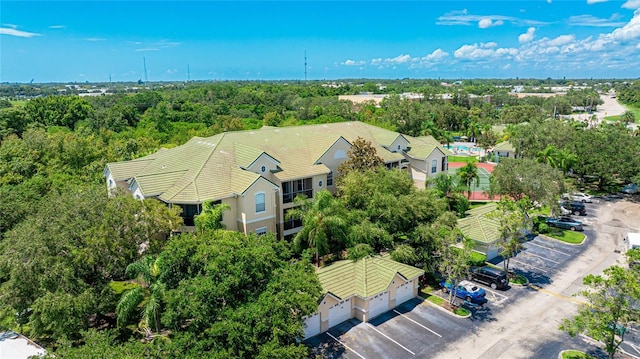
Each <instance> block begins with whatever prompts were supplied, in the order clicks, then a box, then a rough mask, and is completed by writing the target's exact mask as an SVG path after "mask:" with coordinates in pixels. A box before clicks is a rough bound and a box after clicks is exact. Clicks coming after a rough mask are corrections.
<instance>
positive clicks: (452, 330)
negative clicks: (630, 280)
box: [306, 203, 640, 359]
mask: <svg viewBox="0 0 640 359" xmlns="http://www.w3.org/2000/svg"><path fill="white" fill-rule="evenodd" d="M604 206H609V204H605V203H603V204H589V207H590V209H589V210H590V211H589V214H588V215H587V216H586V217H579V220H580V221H582V222H583V223H584V224H585V230H584V234H585V235H586V236H587V239H586V241H585V242H584V244H582V245H571V244H566V243H563V242H561V241H558V240H555V239H552V238H547V237H541V236H538V237H535V238H534V239H532V240H529V241H527V242H525V243H524V247H525V249H524V250H522V251H521V252H520V253H518V255H517V256H516V257H514V258H512V259H511V261H510V266H509V268H510V270H514V271H516V272H517V273H520V274H522V275H524V276H525V277H527V279H528V280H529V282H530V284H529V285H527V286H519V285H510V286H509V287H508V288H507V289H506V290H493V289H491V288H490V287H488V286H485V285H483V284H479V283H476V284H477V285H478V286H480V287H482V288H484V289H485V291H486V292H487V294H486V298H487V302H486V303H485V304H484V305H482V306H478V307H474V308H470V309H471V312H472V316H471V317H470V318H467V319H463V318H458V317H455V316H453V315H451V314H450V313H448V312H446V311H444V309H441V308H438V307H435V306H434V305H433V304H431V303H428V302H424V301H422V300H421V299H419V298H416V299H412V300H411V301H409V302H407V303H404V304H403V305H401V306H399V307H398V308H396V309H394V310H391V311H389V312H386V313H384V314H382V315H381V316H379V317H377V318H374V319H373V320H372V321H370V322H369V323H362V322H360V321H359V320H357V319H351V320H349V321H347V322H344V323H342V324H340V325H338V326H336V327H333V328H331V329H330V330H329V331H328V332H326V333H322V334H320V335H318V336H316V337H313V338H310V339H309V340H307V341H306V343H307V344H308V345H309V346H310V347H311V350H312V356H313V357H315V356H319V357H323V358H360V359H364V358H367V359H369V358H415V357H418V358H449V357H451V356H450V355H452V353H456V352H457V353H458V354H460V353H461V352H460V350H461V349H460V348H461V347H462V348H465V347H466V348H469V347H471V348H473V349H476V348H478V349H481V351H480V352H479V353H480V354H476V353H470V352H468V350H466V349H465V350H463V351H462V353H464V357H468V358H509V357H513V356H509V355H507V354H503V353H512V354H513V353H514V352H513V350H515V349H514V348H515V347H517V346H518V345H520V343H517V342H513V341H511V340H506V341H504V340H503V341H500V342H496V343H495V344H493V345H492V346H490V347H489V348H488V349H487V348H484V347H483V346H484V345H485V344H486V343H491V342H493V341H494V340H495V337H496V335H495V333H493V334H491V337H490V338H485V339H481V337H482V336H483V335H486V333H484V332H485V331H486V329H487V328H492V327H495V326H498V327H500V328H505V326H506V327H509V325H511V326H514V325H513V323H518V324H517V325H516V326H523V327H526V326H527V325H535V326H536V327H539V326H540V323H536V321H537V320H538V319H539V318H538V317H535V320H532V319H533V318H530V317H528V315H530V313H529V310H530V309H531V307H532V305H531V304H528V303H529V302H530V301H531V300H535V302H534V303H541V302H547V301H551V302H553V301H557V302H555V303H556V304H555V307H554V310H553V311H556V310H560V309H559V308H560V307H562V308H564V309H562V310H569V309H570V308H571V307H573V308H575V305H576V304H577V303H580V301H579V300H578V299H576V298H574V297H572V296H571V291H573V290H574V289H575V288H577V286H579V283H580V282H581V279H580V278H581V277H577V278H576V279H575V280H572V282H571V284H570V286H569V288H567V287H566V278H563V279H562V280H560V279H561V277H564V276H565V275H566V272H567V270H568V268H569V267H570V266H571V265H572V263H575V261H574V260H575V259H576V258H578V257H580V256H581V255H583V254H584V256H583V258H582V260H581V261H580V262H578V263H582V262H583V261H585V260H587V259H588V258H590V256H589V255H588V254H585V253H584V252H585V251H586V250H587V249H589V247H590V246H593V243H594V242H595V241H596V239H597V237H598V233H597V232H596V228H602V224H601V223H600V222H599V221H598V218H597V213H598V208H603V210H605V211H610V208H605V207H604ZM598 231H600V230H598ZM612 237H615V236H612ZM602 240H603V239H602V236H601V238H600V241H601V242H600V243H602ZM598 246H599V245H598ZM606 246H608V247H611V246H610V245H609V244H607V245H606ZM610 253H613V251H611V252H610ZM610 255H611V254H609V255H608V256H610ZM589 260H590V259H589ZM594 260H595V259H594ZM494 264H496V265H498V266H502V263H501V262H498V263H494ZM602 265H604V264H602ZM567 289H570V291H569V292H568V291H567ZM436 294H437V295H440V296H442V297H445V298H446V296H447V295H446V294H444V293H442V292H438V293H436ZM534 297H535V298H539V299H535V298H534ZM545 298H546V299H545ZM560 303H564V304H560ZM540 305H541V306H544V304H540ZM523 308H526V309H523ZM543 310H544V309H543ZM523 311H526V313H527V314H524V313H523ZM523 314H524V315H525V317H524V318H527V320H525V321H524V322H522V321H518V320H517V319H515V318H518V316H519V315H523ZM506 318H509V319H508V320H507V319H506ZM560 318H561V317H560ZM513 320H515V322H514V321H513ZM559 320H560V319H558V317H554V319H551V320H546V321H545V323H548V324H547V325H548V327H547V331H549V330H552V332H550V333H551V335H550V336H549V337H545V336H544V335H542V333H540V334H539V335H537V337H539V338H540V340H542V342H540V343H538V345H537V346H535V348H529V350H530V353H535V357H541V358H542V357H555V356H557V353H558V352H559V351H560V350H562V349H567V348H581V349H582V350H586V351H588V352H590V353H591V354H592V355H596V357H598V356H600V355H601V354H602V353H603V352H602V350H601V349H600V348H598V347H597V346H596V345H595V344H594V343H593V342H589V341H587V340H585V339H584V338H581V337H576V338H572V337H570V336H569V335H568V334H566V333H564V332H562V331H559V330H558V329H557V327H558V321H559ZM505 321H507V322H509V323H505ZM527 322H531V324H527ZM501 323H502V324H501ZM534 323H535V324H534ZM500 330H501V331H502V329H500ZM518 332H523V331H522V330H519V331H518ZM547 334H549V333H547ZM639 337H640V336H639ZM543 338H546V339H543ZM549 338H550V339H549ZM630 339H631V338H630ZM476 341H477V342H476ZM482 348H484V349H482ZM634 350H637V352H638V353H639V354H640V347H637V346H634V345H633V344H632V343H629V345H627V347H626V348H625V351H627V352H629V351H634ZM496 353H500V354H496ZM494 354H495V355H494ZM505 355H507V356H505ZM458 356H460V355H457V356H455V357H456V358H457V357H458Z"/></svg>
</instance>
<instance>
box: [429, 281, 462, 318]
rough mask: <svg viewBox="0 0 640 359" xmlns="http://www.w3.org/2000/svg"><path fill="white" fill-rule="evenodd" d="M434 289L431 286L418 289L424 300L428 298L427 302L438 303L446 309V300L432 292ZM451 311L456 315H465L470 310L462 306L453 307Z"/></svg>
mask: <svg viewBox="0 0 640 359" xmlns="http://www.w3.org/2000/svg"><path fill="white" fill-rule="evenodd" d="M434 290H435V288H433V287H425V288H423V289H421V290H420V296H421V297H422V298H424V299H425V300H428V301H429V302H431V303H433V304H436V305H439V306H441V307H442V308H445V309H447V308H448V307H447V301H446V300H445V299H444V298H441V297H439V296H437V295H435V294H433V291H434ZM453 312H454V313H455V314H457V315H460V316H466V315H469V314H470V312H469V311H468V310H467V309H466V308H462V307H458V308H455V309H454V310H453Z"/></svg>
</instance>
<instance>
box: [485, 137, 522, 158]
mask: <svg viewBox="0 0 640 359" xmlns="http://www.w3.org/2000/svg"><path fill="white" fill-rule="evenodd" d="M487 152H488V154H489V155H490V158H491V160H493V161H494V162H499V161H500V157H508V158H518V157H519V156H518V155H517V154H516V149H515V147H513V145H512V144H511V142H509V141H504V142H500V143H498V144H497V145H495V147H493V148H492V149H491V150H489V151H487Z"/></svg>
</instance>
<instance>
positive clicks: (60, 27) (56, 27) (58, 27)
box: [49, 25, 64, 29]
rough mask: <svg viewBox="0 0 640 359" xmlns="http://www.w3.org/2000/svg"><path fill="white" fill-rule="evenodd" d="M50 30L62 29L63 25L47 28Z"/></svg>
mask: <svg viewBox="0 0 640 359" xmlns="http://www.w3.org/2000/svg"><path fill="white" fill-rule="evenodd" d="M49 28H50V29H64V25H51V26H49Z"/></svg>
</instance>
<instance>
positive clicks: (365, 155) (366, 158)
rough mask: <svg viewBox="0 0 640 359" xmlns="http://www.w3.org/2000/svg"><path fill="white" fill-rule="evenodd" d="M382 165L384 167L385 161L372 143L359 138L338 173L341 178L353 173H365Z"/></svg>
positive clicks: (354, 142) (352, 145)
mask: <svg viewBox="0 0 640 359" xmlns="http://www.w3.org/2000/svg"><path fill="white" fill-rule="evenodd" d="M382 165H384V160H382V158H380V157H379V156H378V155H377V153H376V149H375V148H374V147H373V146H372V145H371V142H369V141H367V140H365V139H363V138H362V137H358V138H357V139H356V140H355V141H353V143H352V144H351V148H350V149H349V152H348V153H347V160H346V161H344V162H343V163H342V164H341V165H340V166H339V167H338V172H339V173H340V175H341V176H345V175H347V174H348V173H349V172H351V171H364V170H366V169H371V168H376V167H380V166H382Z"/></svg>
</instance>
